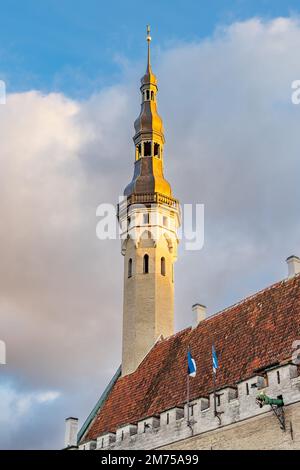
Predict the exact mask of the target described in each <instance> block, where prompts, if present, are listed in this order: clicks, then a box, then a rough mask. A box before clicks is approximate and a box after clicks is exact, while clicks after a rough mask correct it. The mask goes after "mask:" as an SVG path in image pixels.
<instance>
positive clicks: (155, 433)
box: [79, 364, 300, 450]
mask: <svg viewBox="0 0 300 470" xmlns="http://www.w3.org/2000/svg"><path fill="white" fill-rule="evenodd" d="M262 390H264V391H265V392H266V394H267V395H269V396H273V397H275V398H276V397H278V396H282V397H283V400H284V405H285V406H286V405H289V404H292V403H296V402H300V376H298V375H297V366H295V365H292V364H287V365H283V366H278V367H276V368H272V369H270V370H267V371H266V373H265V374H264V375H263V376H262V375H260V376H258V375H257V376H253V377H252V378H250V379H248V380H245V381H243V382H240V383H238V384H236V386H235V387H226V388H224V389H222V390H218V391H217V395H218V405H217V412H218V416H219V418H218V417H217V416H215V411H214V407H213V403H214V399H213V393H211V394H210V396H208V397H199V398H197V399H195V400H193V401H192V402H191V403H190V413H189V422H188V421H187V414H188V413H187V404H179V405H178V407H176V408H172V409H170V410H165V411H163V412H162V413H160V415H159V416H152V417H148V418H145V419H143V420H141V421H139V422H138V423H132V424H126V425H124V426H120V427H119V428H118V429H117V430H116V433H106V434H102V435H100V436H99V437H98V438H97V440H94V441H89V442H86V443H84V444H81V445H80V446H79V449H81V450H83V449H86V450H88V449H97V450H102V449H103V450H104V449H115V450H123V449H124V450H125V449H155V448H159V447H162V446H165V445H168V444H171V443H173V442H176V441H179V440H182V439H187V438H189V437H191V436H195V435H197V434H202V433H205V432H207V431H213V430H215V429H218V428H219V427H220V426H226V425H230V424H233V423H237V422H239V421H242V420H245V419H247V418H252V417H255V416H258V415H260V414H263V413H266V411H269V410H271V407H270V405H266V406H264V407H263V408H260V407H259V406H258V405H257V403H256V397H257V395H258V393H259V392H260V391H262Z"/></svg>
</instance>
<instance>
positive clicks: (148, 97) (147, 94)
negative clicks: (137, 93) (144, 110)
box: [146, 90, 150, 101]
mask: <svg viewBox="0 0 300 470" xmlns="http://www.w3.org/2000/svg"><path fill="white" fill-rule="evenodd" d="M146 96H147V101H149V99H150V92H149V90H147V91H146Z"/></svg>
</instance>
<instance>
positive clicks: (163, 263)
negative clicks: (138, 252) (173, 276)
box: [160, 258, 166, 276]
mask: <svg viewBox="0 0 300 470" xmlns="http://www.w3.org/2000/svg"><path fill="white" fill-rule="evenodd" d="M160 272H161V274H162V276H165V275H166V259H165V258H161V260H160Z"/></svg>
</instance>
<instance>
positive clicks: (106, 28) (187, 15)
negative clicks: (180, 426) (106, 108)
mask: <svg viewBox="0 0 300 470" xmlns="http://www.w3.org/2000/svg"><path fill="white" fill-rule="evenodd" d="M298 9H299V2H298V1H296V0H289V1H285V0H260V1H257V0H251V1H250V0H210V1H195V0H172V1H166V0H152V1H151V2H147V1H137V0H128V1H126V2H125V1H116V0H112V1H109V2H107V1H99V0H76V1H72V0H63V1H61V0H42V1H40V0H22V1H20V0H10V1H9V2H5V4H3V5H2V6H1V28H0V62H1V68H0V70H1V72H0V73H1V75H2V77H1V78H4V79H5V80H6V82H7V85H8V90H9V91H23V90H28V89H40V90H43V91H53V90H55V91H63V92H64V93H65V94H67V95H69V96H74V97H77V98H78V97H85V96H87V95H88V94H90V93H92V92H95V91H96V90H98V89H99V88H101V87H103V86H107V85H111V84H112V83H117V82H118V81H119V78H120V76H119V75H120V73H121V69H122V67H121V65H122V63H124V61H125V62H126V61H128V60H130V61H132V60H134V61H135V60H136V61H139V60H141V58H143V57H144V55H145V43H144V41H143V40H144V36H145V25H146V24H147V23H150V24H151V26H152V35H153V37H154V43H153V46H154V47H157V44H159V46H160V48H168V47H171V46H172V45H174V44H176V43H178V42H192V41H197V40H199V39H201V38H203V37H206V36H209V35H211V34H212V32H213V31H214V29H215V28H216V25H222V24H223V25H227V24H230V23H232V22H234V21H237V20H245V19H247V18H249V17H253V16H262V17H263V18H265V19H270V18H272V17H277V16H288V15H289V14H291V13H295V12H297V10H298Z"/></svg>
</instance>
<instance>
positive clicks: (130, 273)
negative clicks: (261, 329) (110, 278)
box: [128, 258, 132, 277]
mask: <svg viewBox="0 0 300 470" xmlns="http://www.w3.org/2000/svg"><path fill="white" fill-rule="evenodd" d="M131 276H132V259H131V258H129V261H128V277H131Z"/></svg>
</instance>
